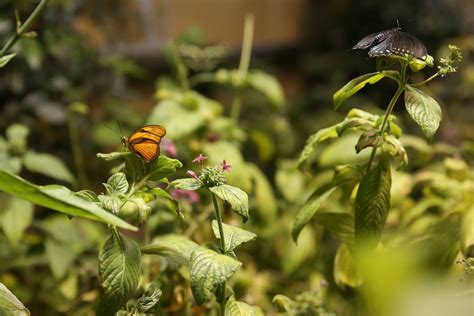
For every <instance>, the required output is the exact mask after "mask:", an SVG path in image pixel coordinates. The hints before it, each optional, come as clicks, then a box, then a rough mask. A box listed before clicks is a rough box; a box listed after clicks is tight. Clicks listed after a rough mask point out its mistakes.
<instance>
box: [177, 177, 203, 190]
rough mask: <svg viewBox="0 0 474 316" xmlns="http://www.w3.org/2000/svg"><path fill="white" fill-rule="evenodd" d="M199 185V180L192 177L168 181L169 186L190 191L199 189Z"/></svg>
mask: <svg viewBox="0 0 474 316" xmlns="http://www.w3.org/2000/svg"><path fill="white" fill-rule="evenodd" d="M201 185H202V183H201V181H199V180H198V179H194V178H183V179H177V180H174V181H173V182H171V183H170V186H172V187H173V188H176V189H180V190H191V191H194V190H197V189H199V188H200V187H201Z"/></svg>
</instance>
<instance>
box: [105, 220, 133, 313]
mask: <svg viewBox="0 0 474 316" xmlns="http://www.w3.org/2000/svg"><path fill="white" fill-rule="evenodd" d="M111 233H112V235H111V236H110V237H109V239H107V241H106V242H105V244H104V246H103V247H102V249H101V250H100V253H99V273H100V276H101V287H102V289H103V295H102V297H101V299H100V302H99V306H98V307H97V315H115V313H116V312H117V311H118V310H119V309H120V308H121V307H122V306H123V305H124V304H125V303H126V302H127V301H128V300H129V299H130V298H131V297H132V296H133V294H134V293H135V291H136V289H137V287H138V282H139V281H140V265H141V261H140V259H141V257H140V248H139V247H138V246H137V244H135V242H133V241H132V240H130V239H128V238H127V237H125V236H122V235H121V234H120V233H119V232H118V231H117V230H115V229H113V230H112V231H111Z"/></svg>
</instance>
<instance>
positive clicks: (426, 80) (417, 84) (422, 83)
mask: <svg viewBox="0 0 474 316" xmlns="http://www.w3.org/2000/svg"><path fill="white" fill-rule="evenodd" d="M438 76H439V72H437V73H435V74H434V75H432V76H431V77H429V78H428V79H425V80H423V81H421V82H417V83H412V84H410V86H412V87H418V86H422V85H424V84H427V83H428V82H430V81H431V80H433V79H434V78H436V77H438Z"/></svg>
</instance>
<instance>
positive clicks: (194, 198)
mask: <svg viewBox="0 0 474 316" xmlns="http://www.w3.org/2000/svg"><path fill="white" fill-rule="evenodd" d="M171 196H172V197H173V199H175V200H184V201H186V202H188V203H190V204H194V203H197V202H199V201H200V199H201V198H200V197H199V194H197V193H196V192H194V191H189V190H181V189H176V190H174V191H172V192H171Z"/></svg>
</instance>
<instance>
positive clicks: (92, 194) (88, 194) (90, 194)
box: [74, 190, 100, 202]
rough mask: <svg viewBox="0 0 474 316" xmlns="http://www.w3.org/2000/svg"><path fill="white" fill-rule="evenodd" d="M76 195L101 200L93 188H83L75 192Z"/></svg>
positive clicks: (88, 199) (95, 200) (89, 199)
mask: <svg viewBox="0 0 474 316" xmlns="http://www.w3.org/2000/svg"><path fill="white" fill-rule="evenodd" d="M74 195H76V196H79V197H81V198H83V199H85V200H87V201H89V202H100V201H99V198H98V197H97V194H95V192H94V191H91V190H81V191H78V192H75V193H74Z"/></svg>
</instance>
